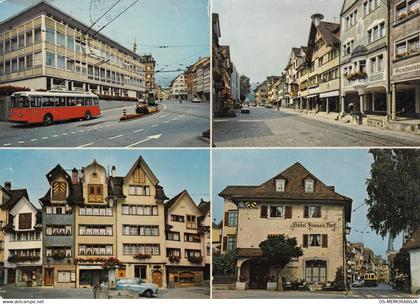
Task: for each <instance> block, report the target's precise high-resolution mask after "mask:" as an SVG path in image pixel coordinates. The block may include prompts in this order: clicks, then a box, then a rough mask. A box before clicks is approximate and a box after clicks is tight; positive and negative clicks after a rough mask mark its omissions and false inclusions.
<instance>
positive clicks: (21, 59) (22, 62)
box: [18, 56, 25, 71]
mask: <svg viewBox="0 0 420 304" xmlns="http://www.w3.org/2000/svg"><path fill="white" fill-rule="evenodd" d="M18 69H19V71H24V70H25V57H24V56H22V57H19V67H18Z"/></svg>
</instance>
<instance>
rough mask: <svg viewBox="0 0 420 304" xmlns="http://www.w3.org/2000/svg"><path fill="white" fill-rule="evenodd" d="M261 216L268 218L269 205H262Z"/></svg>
mask: <svg viewBox="0 0 420 304" xmlns="http://www.w3.org/2000/svg"><path fill="white" fill-rule="evenodd" d="M261 218H267V206H261Z"/></svg>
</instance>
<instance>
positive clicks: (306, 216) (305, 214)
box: [303, 206, 309, 218]
mask: <svg viewBox="0 0 420 304" xmlns="http://www.w3.org/2000/svg"><path fill="white" fill-rule="evenodd" d="M303 217H304V218H309V206H305V209H304V211H303Z"/></svg>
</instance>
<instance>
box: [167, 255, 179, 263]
mask: <svg viewBox="0 0 420 304" xmlns="http://www.w3.org/2000/svg"><path fill="white" fill-rule="evenodd" d="M169 261H170V262H172V263H179V261H181V257H179V256H170V257H169Z"/></svg>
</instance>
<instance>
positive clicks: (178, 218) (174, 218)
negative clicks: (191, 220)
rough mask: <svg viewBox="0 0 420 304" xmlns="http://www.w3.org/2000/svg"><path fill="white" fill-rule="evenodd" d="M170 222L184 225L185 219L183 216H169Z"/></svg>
mask: <svg viewBox="0 0 420 304" xmlns="http://www.w3.org/2000/svg"><path fill="white" fill-rule="evenodd" d="M171 221H172V222H180V223H184V222H185V217H184V216H183V215H175V214H171Z"/></svg>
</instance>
